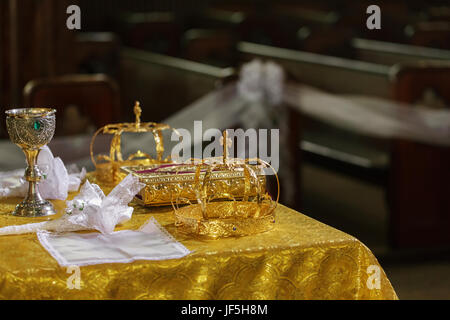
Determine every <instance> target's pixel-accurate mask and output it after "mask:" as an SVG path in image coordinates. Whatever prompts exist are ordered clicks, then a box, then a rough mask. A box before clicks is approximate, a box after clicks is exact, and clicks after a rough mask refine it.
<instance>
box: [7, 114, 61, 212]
mask: <svg viewBox="0 0 450 320" xmlns="http://www.w3.org/2000/svg"><path fill="white" fill-rule="evenodd" d="M55 113H56V110H54V109H47V108H28V109H12V110H7V111H6V115H7V117H6V127H7V128H8V133H9V137H10V138H11V141H12V142H14V143H15V144H16V145H18V146H19V147H20V148H22V150H23V152H24V153H25V157H26V159H27V163H28V167H27V168H26V170H25V177H24V178H25V180H26V181H27V182H28V193H27V195H26V197H25V199H24V200H23V201H22V202H21V203H19V204H18V205H17V206H16V209H15V210H14V212H13V215H16V216H21V217H41V216H49V215H52V214H55V213H56V211H55V209H54V208H53V205H52V204H51V203H50V202H49V201H47V200H45V199H43V198H42V196H41V195H40V193H39V190H38V188H37V184H38V183H39V181H40V180H41V176H42V173H41V171H40V170H39V168H38V166H37V157H38V155H39V152H40V151H41V148H42V147H43V146H45V145H46V144H47V143H49V142H50V140H52V138H53V134H54V133H55Z"/></svg>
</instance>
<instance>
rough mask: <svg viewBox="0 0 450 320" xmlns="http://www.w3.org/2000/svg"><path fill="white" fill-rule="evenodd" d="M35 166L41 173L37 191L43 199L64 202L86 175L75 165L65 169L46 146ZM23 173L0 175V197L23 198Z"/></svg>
mask: <svg viewBox="0 0 450 320" xmlns="http://www.w3.org/2000/svg"><path fill="white" fill-rule="evenodd" d="M37 165H38V166H39V169H40V170H41V172H42V179H41V181H40V182H39V184H38V189H39V192H40V194H41V196H42V197H43V198H44V199H52V200H65V199H66V198H67V195H68V193H69V192H72V191H78V189H79V188H80V184H81V182H82V180H83V179H84V177H85V175H86V169H85V168H82V169H81V170H79V169H78V167H77V166H76V165H71V166H69V167H68V168H66V167H65V166H64V163H63V161H62V160H61V158H59V157H54V156H53V153H52V151H51V150H50V148H48V147H47V146H45V147H43V148H42V149H41V151H40V153H39V156H38V159H37ZM24 173H25V170H24V169H20V170H14V171H9V172H3V173H0V197H24V196H25V195H26V193H27V190H28V183H27V182H26V181H24V179H23V175H24Z"/></svg>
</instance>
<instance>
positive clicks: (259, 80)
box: [237, 60, 285, 105]
mask: <svg viewBox="0 0 450 320" xmlns="http://www.w3.org/2000/svg"><path fill="white" fill-rule="evenodd" d="M284 79H285V75H284V71H283V68H282V67H280V66H279V65H278V64H276V63H274V62H271V61H268V62H261V61H260V60H253V61H251V62H249V63H246V64H244V65H243V66H242V68H241V71H240V78H239V81H238V84H237V88H238V92H239V94H240V96H241V97H243V98H244V99H246V100H249V101H251V102H267V103H268V104H270V105H278V104H280V103H281V101H282V99H283V84H284Z"/></svg>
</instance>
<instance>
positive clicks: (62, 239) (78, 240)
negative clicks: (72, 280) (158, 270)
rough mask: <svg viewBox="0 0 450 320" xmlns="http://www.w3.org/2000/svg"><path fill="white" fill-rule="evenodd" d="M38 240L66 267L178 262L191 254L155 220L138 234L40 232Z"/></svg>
mask: <svg viewBox="0 0 450 320" xmlns="http://www.w3.org/2000/svg"><path fill="white" fill-rule="evenodd" d="M37 236H38V239H39V241H40V242H41V244H42V246H43V247H44V248H45V249H47V251H48V252H49V253H50V255H51V256H52V257H53V258H55V259H56V261H58V263H59V265H60V266H63V267H68V266H87V265H92V264H102V263H129V262H132V261H135V260H168V259H178V258H182V257H184V256H186V255H188V254H190V253H191V251H189V250H188V249H187V248H186V247H185V246H183V245H182V244H181V243H179V242H177V241H176V240H175V239H174V238H173V237H172V236H171V235H170V234H169V233H168V232H167V231H166V230H165V229H164V228H163V227H161V226H160V225H159V224H158V222H157V221H156V220H155V219H154V218H153V217H152V218H150V219H149V220H148V221H147V222H146V223H145V224H144V225H143V226H142V227H141V228H140V229H139V230H137V231H133V230H122V231H117V232H113V233H110V234H101V233H84V234H83V233H64V234H58V233H50V232H47V231H39V232H38V233H37Z"/></svg>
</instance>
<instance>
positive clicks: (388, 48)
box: [352, 38, 450, 66]
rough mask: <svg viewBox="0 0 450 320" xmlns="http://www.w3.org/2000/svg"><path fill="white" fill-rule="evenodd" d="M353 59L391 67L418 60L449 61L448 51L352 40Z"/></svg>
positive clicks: (359, 39) (449, 53) (368, 40)
mask: <svg viewBox="0 0 450 320" xmlns="http://www.w3.org/2000/svg"><path fill="white" fill-rule="evenodd" d="M352 49H353V50H354V58H355V59H358V60H363V61H368V62H372V63H379V64H384V65H389V66H392V65H394V64H396V63H404V62H414V61H418V60H450V51H447V50H442V49H435V48H427V47H419V46H413V45H406V44H398V43H392V42H384V41H376V40H370V39H362V38H354V39H353V40H352Z"/></svg>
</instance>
